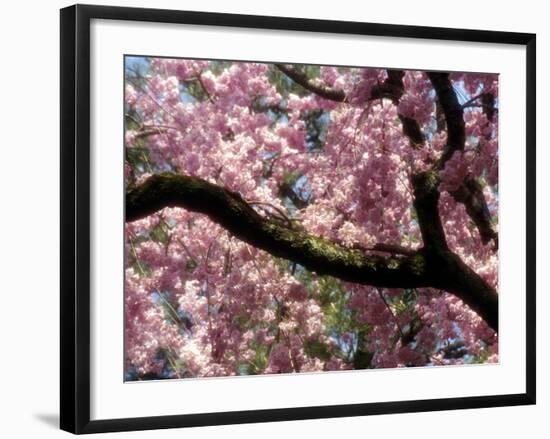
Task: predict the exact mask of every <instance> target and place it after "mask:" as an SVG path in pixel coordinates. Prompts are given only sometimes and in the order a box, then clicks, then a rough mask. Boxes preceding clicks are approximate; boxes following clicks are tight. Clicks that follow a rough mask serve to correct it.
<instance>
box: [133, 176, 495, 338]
mask: <svg viewBox="0 0 550 439" xmlns="http://www.w3.org/2000/svg"><path fill="white" fill-rule="evenodd" d="M164 207H182V208H185V209H188V210H192V211H195V212H200V213H203V214H205V215H207V216H208V217H209V218H210V219H211V220H212V221H214V222H216V223H218V224H220V225H221V226H222V227H224V228H225V229H226V230H227V231H229V232H230V233H232V234H233V235H234V236H235V237H237V238H239V239H241V240H242V241H244V242H247V243H249V244H251V245H253V246H255V247H257V248H260V249H262V250H265V251H267V252H268V253H270V254H272V255H273V256H277V257H281V258H285V259H288V260H291V261H293V262H296V263H298V264H300V265H302V266H304V267H305V268H306V269H308V270H310V271H314V272H316V273H318V274H322V275H330V276H334V277H337V278H339V279H341V280H344V281H348V282H354V283H359V284H363V285H371V286H378V287H388V288H418V287H435V288H440V289H443V290H446V291H449V292H451V293H454V294H456V295H457V296H458V297H460V298H461V299H462V300H464V302H465V303H467V304H468V305H469V306H470V307H471V308H472V309H474V310H475V311H476V312H477V313H478V314H479V315H480V316H481V317H482V318H483V319H485V321H486V322H487V323H488V324H489V325H490V326H491V327H492V328H493V329H495V331H496V330H497V328H498V319H497V315H498V295H497V294H496V292H495V291H494V290H493V289H492V288H491V287H490V286H489V285H487V284H486V283H485V282H484V281H483V280H482V279H481V278H480V277H479V276H478V275H477V274H476V273H475V272H473V271H472V270H471V269H470V268H469V267H467V266H466V265H465V264H464V263H463V262H462V261H461V260H460V258H459V257H458V256H456V255H454V254H453V253H451V252H449V251H441V249H440V248H431V247H426V248H424V249H421V250H419V251H417V252H414V253H412V254H410V255H402V256H390V257H382V256H376V255H366V254H365V253H364V252H363V251H361V250H356V249H353V248H346V247H343V246H340V245H338V244H335V243H332V242H330V241H328V240H326V239H324V238H321V237H318V236H314V235H311V234H309V233H307V232H305V231H303V230H299V229H293V228H291V227H286V226H283V225H281V224H279V223H277V222H274V221H271V220H269V219H267V218H264V217H262V216H261V215H260V214H259V213H257V212H256V211H255V210H254V209H253V208H252V207H251V206H250V205H249V204H248V203H247V202H246V201H245V200H244V199H243V198H242V197H241V196H240V195H239V194H238V193H236V192H232V191H229V190H227V189H224V188H222V187H220V186H217V185H215V184H212V183H209V182H207V181H205V180H202V179H200V178H198V177H190V176H182V175H176V174H172V173H162V174H157V175H153V176H152V177H150V178H149V179H147V180H146V181H145V182H144V183H142V184H141V185H140V186H138V187H136V188H133V189H131V190H130V191H129V192H128V193H127V194H126V221H129V222H131V221H135V220H139V219H141V218H144V217H146V216H148V215H151V214H153V213H155V212H157V211H158V210H160V209H162V208H164Z"/></svg>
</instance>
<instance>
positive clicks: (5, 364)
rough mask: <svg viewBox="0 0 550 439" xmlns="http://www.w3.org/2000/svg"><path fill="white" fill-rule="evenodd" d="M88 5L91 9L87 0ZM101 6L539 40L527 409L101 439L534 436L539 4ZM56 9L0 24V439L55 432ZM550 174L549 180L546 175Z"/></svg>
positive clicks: (15, 14)
mask: <svg viewBox="0 0 550 439" xmlns="http://www.w3.org/2000/svg"><path fill="white" fill-rule="evenodd" d="M93 3H95V2H93ZM100 3H101V4H112V5H120V6H142V7H159V8H160V7H163V8H172V9H188V10H204V11H218V12H234V13H249V14H260V15H280V16H302V17H309V18H327V19H337V20H357V21H369V22H381V23H395V24H415V25H431V26H444V27H465V28H474V29H490V30H507V31H518V32H535V33H537V39H538V41H537V44H538V52H537V56H538V60H537V61H538V71H537V75H538V78H539V82H538V93H537V98H538V108H537V111H538V118H537V119H538V125H539V131H538V142H537V145H538V166H537V168H538V182H537V184H538V196H537V198H538V214H537V217H538V218H537V221H538V224H539V227H538V248H539V250H538V263H537V270H538V272H539V276H538V282H537V283H538V321H539V325H538V348H539V349H538V353H539V362H538V370H539V374H538V393H539V397H538V401H539V403H538V404H537V406H534V407H533V406H529V407H512V408H496V409H483V410H463V411H454V412H437V413H421V414H405V415H388V416H374V417H373V416H371V417H362V418H346V419H337V420H334V419H325V420H315V421H302V422H283V423H272V424H256V425H241V426H224V427H208V428H200V429H186V430H166V431H156V432H135V433H123V434H118V436H115V435H113V434H110V435H107V436H108V437H123V436H124V437H125V436H128V437H144V438H145V437H158V438H168V437H181V436H182V435H185V437H190V438H218V437H235V436H239V437H240V438H243V439H244V438H262V439H263V438H272V437H273V438H275V437H284V436H286V437H289V438H290V437H300V436H303V435H310V436H315V437H318V438H325V437H326V438H329V437H331V438H332V437H335V436H339V435H344V434H345V435H347V436H350V437H367V436H371V437H380V436H382V437H385V438H393V437H406V438H407V439H414V438H426V437H430V436H434V435H437V436H443V437H445V438H446V439H452V438H462V437H464V436H465V435H471V437H487V436H491V437H494V438H507V437H523V436H526V437H532V438H537V437H544V436H545V433H546V434H547V432H548V430H549V427H548V420H547V419H545V416H544V415H545V414H546V415H547V416H548V415H549V414H550V396H549V395H550V384H549V383H550V380H549V379H548V378H547V377H545V374H544V369H545V367H546V368H547V367H548V354H549V351H548V330H549V325H548V322H546V321H545V320H544V314H545V312H548V311H550V310H549V309H548V307H549V305H548V303H549V302H548V300H545V297H544V291H545V290H546V289H547V288H548V283H549V274H548V273H549V270H548V267H547V266H548V263H549V261H550V257H549V256H548V255H547V254H546V253H547V252H545V251H544V250H543V249H546V248H549V247H550V238H549V237H550V234H549V233H548V231H545V229H544V226H545V223H546V220H545V219H546V217H545V213H548V214H550V212H548V210H549V208H548V206H547V205H545V204H546V203H544V201H545V199H547V198H548V188H549V185H550V177H549V176H545V175H543V174H544V171H545V169H547V168H548V167H549V165H550V161H549V160H550V154H549V153H548V152H547V151H545V150H544V149H543V147H542V146H543V145H544V144H545V143H546V142H545V141H547V140H548V139H547V136H546V132H545V124H544V121H545V120H546V117H547V116H548V114H549V112H548V111H546V108H545V105H544V103H545V102H550V95H549V88H548V86H547V84H545V82H544V79H545V77H546V78H548V77H549V72H548V63H547V59H546V58H545V56H544V55H545V54H546V53H547V52H548V45H549V42H550V28H549V27H548V23H547V20H548V17H549V14H548V12H547V11H545V8H544V2H542V1H533V0H524V1H521V2H518V1H514V2H509V3H507V4H505V3H504V2H502V1H500V2H497V1H483V2H481V1H479V0H460V1H459V2H457V3H454V4H451V3H450V2H449V3H446V2H444V1H442V0H434V1H431V0H430V1H427V0H420V1H418V2H415V1H412V0H393V1H391V2H376V3H374V2H366V1H357V0H339V1H338V2H329V1H327V0H318V1H316V2H309V4H306V2H302V3H299V2H297V1H295V0H275V1H268V2H246V1H244V0H231V1H225V2H224V1H220V0H201V1H186V2H185V1H169V0H159V1H155V2H153V1H143V0H142V1H124V0H115V1H109V0H103V1H102V2H100ZM69 4H70V3H69V2H63V1H57V0H56V1H50V2H38V1H29V0H27V1H20V2H17V3H16V2H9V3H5V4H3V5H2V12H1V18H0V20H1V25H0V35H1V39H0V48H1V51H0V54H1V55H0V56H1V58H0V59H1V63H0V127H1V128H0V167H1V168H0V169H1V171H0V199H1V204H0V206H1V210H0V212H1V213H0V274H1V277H0V279H1V282H0V294H2V297H3V300H2V301H1V302H0V328H1V332H0V333H1V336H0V352H1V354H0V379H1V381H0V405H1V406H0V435H2V436H3V437H8V438H12V437H41V438H50V437H60V436H63V435H66V433H63V432H60V431H58V430H57V422H58V402H59V398H58V386H59V380H58V367H59V361H58V356H59V355H58V354H59V346H58V335H59V326H58V321H59V311H58V304H59V300H58V290H59V275H58V272H59V262H58V260H59V232H58V229H59V227H58V224H59V215H58V212H59V195H58V192H59V177H58V175H59V149H58V148H59V118H58V112H59V111H58V109H59V106H58V105H59V98H58V96H59V80H58V77H59V69H58V64H59V49H58V47H59V43H58V41H59V18H58V17H59V13H58V9H59V8H61V7H63V6H66V5H69ZM547 175H550V174H547Z"/></svg>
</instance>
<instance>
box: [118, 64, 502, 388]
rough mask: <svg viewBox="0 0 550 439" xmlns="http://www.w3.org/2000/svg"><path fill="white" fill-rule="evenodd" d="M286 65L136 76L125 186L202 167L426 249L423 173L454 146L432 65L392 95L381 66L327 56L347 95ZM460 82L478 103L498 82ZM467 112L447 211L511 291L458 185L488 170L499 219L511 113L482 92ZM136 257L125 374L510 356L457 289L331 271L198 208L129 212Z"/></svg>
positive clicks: (317, 217)
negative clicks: (231, 228)
mask: <svg viewBox="0 0 550 439" xmlns="http://www.w3.org/2000/svg"><path fill="white" fill-rule="evenodd" d="M274 73H276V67H274V66H273V65H269V64H261V63H240V62H234V63H228V62H213V61H212V62H210V61H196V60H184V59H168V58H152V59H149V60H148V61H147V68H146V69H145V71H144V72H143V73H140V74H138V73H136V72H134V71H128V73H127V84H126V91H125V96H126V112H127V130H126V136H125V142H126V149H127V156H128V157H129V158H128V161H127V163H126V165H125V166H126V168H125V177H126V179H127V184H128V186H132V185H135V184H139V183H140V182H142V181H144V180H145V179H146V178H147V177H148V176H149V175H151V174H153V173H155V172H161V171H166V170H169V171H173V172H177V173H181V174H186V175H193V176H198V177H201V178H204V179H206V180H208V181H210V182H212V183H216V184H218V185H221V186H224V187H226V188H228V189H231V190H233V191H237V192H239V193H240V194H241V196H242V197H243V198H244V199H245V200H248V201H249V202H250V203H251V205H252V206H254V208H255V209H258V212H260V213H261V214H263V215H266V216H270V217H272V218H278V219H279V220H281V221H282V220H285V221H289V220H292V221H293V222H294V223H296V224H299V226H300V227H303V228H305V230H306V231H308V232H310V233H313V234H316V235H320V236H324V237H325V238H327V239H330V240H333V241H335V242H338V243H340V244H342V245H344V246H348V247H354V246H362V247H364V248H370V247H372V246H374V245H375V244H376V243H386V244H394V245H400V246H403V247H407V248H409V249H417V248H419V247H421V246H422V239H421V236H420V231H419V227H418V223H417V221H416V220H415V212H414V209H413V207H412V200H413V199H412V190H413V189H412V185H411V181H410V177H411V175H412V174H413V173H415V172H418V171H420V170H423V169H427V168H428V166H430V165H431V164H432V163H433V162H434V161H435V160H436V159H437V158H438V157H439V155H440V154H441V151H442V150H443V148H444V146H445V143H446V134H445V132H444V131H439V130H438V128H437V124H436V123H435V120H436V103H435V94H434V92H433V89H432V87H431V84H430V81H429V80H428V78H427V75H426V74H425V73H423V72H416V71H409V72H406V73H405V75H404V78H403V83H404V86H405V91H404V94H403V96H402V98H401V100H400V102H399V105H398V106H396V105H394V104H393V103H392V102H391V101H390V100H388V99H377V100H372V99H371V91H372V89H373V87H375V86H376V85H379V84H380V83H381V82H383V81H384V80H385V79H386V71H385V70H384V69H356V68H354V69H340V68H335V67H322V68H321V69H320V73H319V77H318V78H315V79H314V81H315V83H316V84H318V85H322V86H325V87H332V88H334V89H336V90H342V91H344V92H345V93H346V95H347V96H349V100H348V101H347V102H342V103H337V102H333V101H330V100H327V99H323V98H321V97H319V96H316V95H314V94H311V93H305V92H304V90H299V89H297V88H296V86H294V88H293V87H291V84H292V81H291V80H290V79H288V78H286V79H284V80H283V81H280V80H279V82H277V81H276V80H275V79H274V78H280V75H281V73H280V72H278V73H279V76H276V75H274ZM451 78H452V80H453V83H454V84H455V87H457V88H459V89H460V90H462V93H464V94H465V96H466V98H473V97H475V96H477V95H478V94H480V93H482V92H487V93H489V92H490V93H493V94H494V95H495V96H496V93H497V92H498V78H497V77H496V75H477V74H476V75H471V74H453V75H452V76H451ZM464 100H467V99H464ZM474 103H475V101H474ZM400 116H405V117H409V118H412V119H414V120H416V121H417V122H418V123H419V124H420V126H421V127H422V128H423V130H424V132H425V134H426V142H425V145H423V147H421V148H418V147H417V148H412V147H411V145H410V142H409V140H408V139H407V137H406V136H404V135H403V127H402V125H401V121H400ZM464 118H465V124H466V135H467V142H466V146H465V150H464V151H462V152H457V153H455V154H454V156H453V157H452V159H451V160H449V161H448V162H447V165H446V167H445V169H444V171H443V172H442V179H443V181H442V183H441V186H440V190H441V199H440V214H441V216H442V218H443V222H444V226H445V231H446V233H447V237H448V242H449V246H450V247H451V249H452V250H453V251H455V252H456V253H457V254H458V255H459V256H461V257H462V258H463V260H464V262H466V263H467V264H468V265H469V266H470V267H471V268H472V269H474V270H475V271H476V272H477V273H478V274H480V275H481V276H482V277H483V278H484V279H485V280H486V281H487V282H489V283H490V284H491V285H493V286H494V287H498V284H497V282H498V259H497V254H496V253H495V251H494V250H493V249H492V248H491V247H490V246H489V245H486V246H484V245H483V244H482V243H481V239H480V236H479V233H478V231H477V229H476V228H475V227H473V226H472V224H471V220H470V218H469V217H468V214H467V212H466V211H465V209H464V207H463V206H462V205H459V204H457V203H456V202H455V201H454V199H453V197H452V196H451V195H450V194H449V193H448V192H449V191H452V190H454V189H456V188H457V187H458V186H459V185H460V184H462V182H463V181H464V179H465V178H466V177H471V178H475V179H478V180H479V181H481V182H482V183H483V187H484V196H485V197H486V201H487V205H488V206H489V208H490V209H491V212H492V214H493V215H495V214H496V210H497V206H498V194H497V188H498V186H497V184H498V132H497V122H496V120H497V118H496V117H494V118H492V120H489V118H488V117H487V116H486V114H485V113H484V111H483V108H482V107H481V106H474V105H472V106H470V107H469V108H468V109H467V111H466V112H465V115H464ZM312 127H313V128H312ZM319 145H320V146H319ZM283 187H285V188H286V190H287V191H288V190H290V191H292V193H293V196H294V198H295V199H299V200H300V203H297V202H296V200H294V201H293V199H292V198H293V197H290V196H289V194H288V192H286V193H285V192H284V191H283V190H282V188H283ZM281 212H282V213H284V216H285V217H286V218H282V217H281ZM495 221H496V219H495ZM126 261H127V267H126V289H125V346H126V348H125V349H126V359H125V360H126V365H127V373H128V377H129V379H141V378H143V377H147V376H149V377H156V378H166V377H170V378H183V377H198V376H221V375H237V374H255V373H290V372H304V371H323V370H341V369H353V368H357V367H397V366H422V365H428V364H430V365H431V364H435V365H438V364H460V363H464V362H471V361H489V362H494V361H498V344H497V336H496V334H495V333H494V332H493V331H491V330H490V329H489V328H488V326H487V325H486V324H485V322H483V320H482V319H480V318H479V317H478V316H477V315H476V314H475V313H474V312H473V311H471V310H470V309H469V308H468V307H467V306H466V305H465V304H463V303H462V302H461V301H460V300H458V299H457V298H456V297H455V296H453V295H451V294H449V293H446V292H443V291H436V290H432V289H416V290H413V291H407V290H392V289H377V288H371V287H367V286H358V285H354V284H348V283H344V282H340V281H338V280H332V281H331V282H328V281H327V280H326V279H323V278H320V277H318V276H317V275H315V274H314V273H309V272H307V271H306V270H304V269H303V268H302V267H300V266H296V265H295V264H293V263H292V262H290V261H284V260H280V259H277V258H275V257H273V256H271V255H269V254H267V253H266V252H263V251H260V250H258V249H256V248H254V247H252V246H250V245H248V244H246V243H243V242H241V241H239V240H238V239H236V238H234V237H232V236H231V235H230V234H229V233H228V232H227V231H226V230H224V229H223V228H222V227H220V226H219V225H217V224H215V223H213V222H212V221H211V220H209V219H208V218H207V217H205V216H203V215H200V214H197V213H194V212H191V211H186V210H184V209H176V208H174V209H169V208H166V209H164V210H162V211H160V212H158V213H156V214H154V215H151V216H150V217H148V218H146V219H143V220H140V221H136V222H133V223H128V224H127V225H126ZM453 352H454V353H455V354H453ZM456 352H463V354H462V355H458V354H456ZM362 358H363V359H364V358H368V360H369V361H368V362H366V363H361V361H362V360H361V359H362ZM365 361H366V360H365ZM358 365H360V366H358Z"/></svg>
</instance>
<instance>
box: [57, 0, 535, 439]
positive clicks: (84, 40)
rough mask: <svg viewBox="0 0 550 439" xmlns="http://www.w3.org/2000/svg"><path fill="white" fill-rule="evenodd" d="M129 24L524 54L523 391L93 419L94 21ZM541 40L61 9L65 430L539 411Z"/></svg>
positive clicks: (226, 17)
mask: <svg viewBox="0 0 550 439" xmlns="http://www.w3.org/2000/svg"><path fill="white" fill-rule="evenodd" d="M93 19H105V20H132V21H142V22H156V23H181V24H194V25H208V26H229V27H240V28H255V29H275V30H293V31H304V32H312V33H315V32H328V33H333V34H357V35H372V36H384V37H405V38H416V39H438V40H445V41H463V42H486V43H503V44H513V45H521V46H525V47H526V59H527V63H526V66H525V68H526V82H527V89H526V97H527V102H526V109H527V111H526V127H527V129H526V145H527V151H526V154H527V174H526V175H527V182H526V184H527V194H526V205H527V211H526V218H527V223H526V224H527V230H526V242H527V248H526V254H527V258H526V261H525V263H526V274H527V285H526V291H527V298H526V305H527V306H526V322H527V328H526V334H527V340H526V358H525V364H526V371H527V373H526V376H525V384H526V386H525V388H526V392H525V393H518V394H507V395H494V396H475V397H459V398H446V399H429V400H414V401H392V402H383V403H366V404H346V405H335V406H317V407H299V408H283V409H269V410H252V411H238V412H223V413H219V412H216V413H201V414H181V415H173V416H155V417H153V416H151V417H140V418H127V419H104V420H90V394H91V392H90V360H91V358H90V349H89V347H90V214H91V210H90V21H91V20H93ZM535 52H536V36H535V35H534V34H529V33H512V32H495V31H484V30H464V29H447V28H436V27H421V26H402V25H388V24H374V23H359V22H343V21H329V20H312V19H303V18H287V17H284V18H283V17H266V16H252V15H233V14H221V13H204V12H186V11H175V10H159V9H141V8H125V7H124V8H122V7H107V6H89V5H76V6H70V7H67V8H64V9H62V10H61V65H60V67H61V116H60V121H61V223H60V226H61V243H60V245H61V273H60V275H61V328H60V329H61V371H60V372H61V388H60V393H61V404H60V411H61V416H60V426H61V429H63V430H66V431H69V432H72V433H76V434H81V433H99V432H113V431H128V430H144V429H159V428H173V427H192V426H207V425H219V424H240V423H250V422H267V421H286V420H303V419H314V418H326V417H347V416H363V415H375V414H387V413H404V412H425V411H436V410H453V409H466V408H482V407H497V406H514V405H527V404H535V395H536V382H535V375H536V369H535V363H536V353H535V343H536V340H535V328H536V321H535V283H536V282H535V279H536V277H535V242H536V236H535V233H536V232H535V208H536V207H535V198H536V197H535V140H536V137H535V136H536V134H535V133H536V122H535V120H536V115H535V111H536V110H535V107H536V102H535V99H536V96H535V94H536V77H535V70H536V69H535V58H536V54H535Z"/></svg>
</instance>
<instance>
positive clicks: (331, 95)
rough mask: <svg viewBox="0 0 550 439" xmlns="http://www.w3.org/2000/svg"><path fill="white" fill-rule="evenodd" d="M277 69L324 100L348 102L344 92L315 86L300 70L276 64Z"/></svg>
mask: <svg viewBox="0 0 550 439" xmlns="http://www.w3.org/2000/svg"><path fill="white" fill-rule="evenodd" d="M275 67H277V68H278V69H279V70H280V71H281V72H283V73H284V74H285V75H286V76H288V77H289V78H290V79H292V80H293V81H294V82H296V83H297V84H300V85H301V86H302V87H303V88H305V89H306V90H309V91H310V92H312V93H315V94H316V95H318V96H321V97H322V98H325V99H328V100H331V101H335V102H344V101H345V100H346V93H345V92H344V91H343V90H337V89H334V88H330V87H326V86H323V85H318V84H315V83H314V82H313V81H311V80H310V79H309V78H308V77H307V75H305V74H304V73H302V72H300V71H299V70H296V69H295V68H294V67H291V66H290V65H288V64H275Z"/></svg>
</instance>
